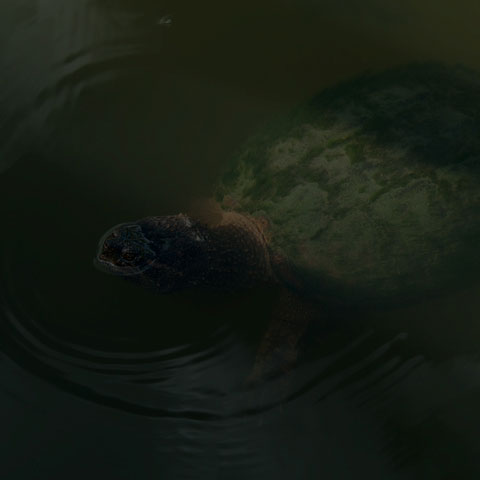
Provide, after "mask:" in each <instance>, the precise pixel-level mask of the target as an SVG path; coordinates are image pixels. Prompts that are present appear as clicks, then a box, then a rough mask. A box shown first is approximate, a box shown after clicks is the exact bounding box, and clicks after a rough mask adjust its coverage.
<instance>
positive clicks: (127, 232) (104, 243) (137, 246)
mask: <svg viewBox="0 0 480 480" xmlns="http://www.w3.org/2000/svg"><path fill="white" fill-rule="evenodd" d="M205 246H206V231H205V227H204V226H202V225H201V224H199V223H198V222H196V221H194V220H192V219H191V218H190V217H188V216H186V215H183V214H179V215H170V216H164V217H147V218H144V219H142V220H139V221H137V222H133V223H123V224H120V225H117V226H115V227H113V228H111V229H110V230H109V231H108V232H107V233H106V234H105V235H103V237H102V238H101V240H100V243H99V247H98V252H97V256H96V258H95V265H96V266H97V267H98V268H99V269H100V270H102V271H104V272H106V273H111V274H114V275H120V276H125V277H128V279H129V280H132V281H134V282H137V283H140V284H142V285H144V286H148V287H152V288H154V289H155V290H157V291H159V292H161V293H168V292H172V291H175V290H182V289H184V288H188V287H192V286H195V285H197V284H198V283H199V282H200V276H201V273H202V272H203V271H204V269H205V268H206V266H207V265H208V260H207V249H206V248H205Z"/></svg>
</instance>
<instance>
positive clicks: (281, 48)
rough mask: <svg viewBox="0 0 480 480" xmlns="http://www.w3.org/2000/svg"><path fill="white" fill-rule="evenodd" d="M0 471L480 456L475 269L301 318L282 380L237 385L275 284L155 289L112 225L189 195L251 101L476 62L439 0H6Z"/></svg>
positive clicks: (384, 468)
mask: <svg viewBox="0 0 480 480" xmlns="http://www.w3.org/2000/svg"><path fill="white" fill-rule="evenodd" d="M0 13H1V15H0V67H1V72H2V75H1V77H0V102H1V114H0V172H1V173H0V198H1V201H0V211H1V218H2V222H1V237H0V329H1V335H0V372H1V376H2V382H1V384H0V405H1V410H2V420H3V421H2V428H3V442H2V446H1V449H0V458H1V462H0V476H1V477H2V478H5V479H8V480H14V479H15V480H16V479H33V478H35V479H43V478H45V479H53V478H63V477H66V478H72V479H76V478H79V479H80V478H82V479H83V478H85V477H86V476H92V475H93V476H95V478H104V479H115V480H117V479H141V480H143V479H153V478H165V479H181V478H198V479H202V478H218V479H247V478H248V479H256V478H262V479H265V478H277V479H281V478H282V479H283V478H288V479H291V478H302V479H303V478H308V479H310V478H312V479H317V478H332V479H333V478H335V479H351V478H369V479H376V478H378V479H382V480H383V479H390V478H391V479H397V478H398V479H413V478H415V479H416V478H419V479H420V478H421V479H427V478H432V479H453V478H455V479H460V478H462V479H463V478H466V479H471V478H477V476H478V475H479V474H480V460H479V458H480V440H479V438H480V437H479V425H480V409H479V407H478V405H479V400H480V363H479V357H478V354H479V351H480V350H479V345H480V323H479V320H478V319H479V314H480V295H479V294H480V286H478V287H477V286H475V285H473V286H472V287H470V288H469V289H467V290H464V291H461V292H455V293H453V292H452V294H451V295H445V296H443V297H442V298H437V299H430V300H428V301H425V302H422V303H420V304H416V305H405V306H404V307H402V308H397V309H395V310H388V311H384V310H382V311H380V310H379V311H374V312H370V313H368V314H365V313H360V312H357V313H356V312H350V313H349V314H348V315H340V316H338V318H337V317H335V318H331V319H329V320H328V321H322V322H318V323H317V324H314V325H313V326H312V327H311V328H310V329H309V331H308V332H307V333H308V335H307V336H306V337H307V338H306V340H305V341H304V342H303V344H302V353H301V355H300V358H299V362H298V367H297V368H296V370H295V374H294V375H293V378H292V381H291V385H289V392H290V393H289V395H288V396H287V399H286V400H284V401H282V402H280V403H281V404H279V401H278V400H279V398H278V391H279V390H278V388H279V385H278V382H277V381H272V382H269V383H267V384H266V385H263V386H260V387H258V388H253V389H246V388H244V386H243V380H244V379H245V377H246V376H247V375H248V372H249V371H250V369H251V365H252V362H253V359H254V356H255V348H256V345H257V343H258V340H259V339H260V338H261V336H262V332H263V331H264V328H265V326H266V325H267V323H268V321H269V318H270V312H271V310H272V308H273V306H274V305H273V304H274V303H275V301H276V300H275V299H276V296H275V292H272V291H270V290H258V289H257V290H253V291H248V292H240V293H235V294H228V295H227V294H224V295H221V294H214V295H211V296H209V295H203V294H197V293H195V292H193V293H185V294H181V293H179V294H175V295H172V296H157V295H153V294H151V293H150V292H147V291H143V290H142V289H139V288H137V287H135V286H132V285H129V284H128V283H124V282H122V281H120V280H119V279H118V278H112V277H109V276H106V275H103V274H102V273H100V272H99V271H97V270H95V269H94V267H93V264H92V258H93V255H94V253H95V250H96V246H97V242H98V239H99V238H100V236H101V235H102V234H103V233H104V232H105V231H106V229H108V228H109V227H111V226H112V225H115V224H117V223H120V222H124V221H126V220H134V219H137V218H141V217H144V216H147V215H163V214H168V213H177V212H181V211H184V210H185V209H186V208H187V206H188V205H190V204H191V202H192V201H193V200H194V199H195V198H200V197H205V196H208V194H209V192H210V191H211V188H212V185H213V183H214V181H215V179H216V178H217V176H218V175H219V172H220V171H221V169H222V166H223V165H224V164H225V161H226V160H227V159H228V158H229V156H230V155H231V154H232V152H233V151H234V150H235V149H236V148H237V147H238V145H239V144H240V143H241V142H242V141H243V140H244V139H245V138H247V137H248V135H249V134H251V133H253V132H255V131H256V129H257V128H259V126H260V125H261V124H262V123H264V122H266V121H268V119H270V118H272V117H274V116H276V115H278V114H279V113H281V112H284V111H288V110H289V109H290V108H292V107H293V106H294V105H296V104H298V103H299V102H302V101H303V100H305V99H308V98H310V97H311V96H312V95H313V94H315V93H316V92H318V91H320V90H321V89H322V88H324V87H326V86H329V85H332V84H335V83H336V82H338V81H341V80H343V79H345V78H348V77H350V76H353V75H355V74H359V73H361V72H364V71H366V70H381V69H383V68H385V67H388V66H392V65H397V64H404V63H408V62H411V61H417V60H420V61H422V60H438V61H442V62H446V63H462V64H464V65H467V66H469V67H473V68H480V61H479V60H478V58H479V57H478V46H479V42H480V38H479V35H478V28H477V19H478V16H479V13H480V11H479V6H478V5H477V4H476V3H474V2H471V1H467V0H462V1H461V2H457V3H456V4H455V5H453V4H452V3H451V2H438V1H437V2H433V1H424V2H420V3H419V2H413V1H407V2H403V3H401V4H400V3H398V2H392V1H389V2H385V1H383V2H381V1H379V0H378V1H377V0H367V1H364V2H358V1H354V0H345V1H331V0H324V1H322V0H319V1H315V2H314V1H311V0H300V1H297V2H293V1H290V0H283V1H275V2H273V1H270V0H262V1H260V2H251V1H242V2H226V3H225V2H218V1H207V2H193V1H183V2H179V1H174V0H172V1H165V2H154V1H148V0H137V1H135V2H133V1H130V0H77V1H76V2H73V1H60V0H4V1H3V2H2V3H1V5H0Z"/></svg>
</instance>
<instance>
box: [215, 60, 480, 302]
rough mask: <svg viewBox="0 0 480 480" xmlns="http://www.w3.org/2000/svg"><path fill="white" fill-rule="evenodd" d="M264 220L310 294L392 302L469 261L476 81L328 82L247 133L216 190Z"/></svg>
mask: <svg viewBox="0 0 480 480" xmlns="http://www.w3.org/2000/svg"><path fill="white" fill-rule="evenodd" d="M216 196H217V199H218V200H219V201H220V203H222V204H223V207H224V208H226V209H231V208H232V205H234V208H235V210H237V211H240V212H245V213H247V214H250V215H256V216H265V217H266V218H267V219H268V220H269V221H270V225H271V233H272V235H271V242H272V248H273V249H275V250H277V251H280V252H281V253H282V254H283V255H285V256H286V257H287V258H288V259H289V260H290V261H291V263H292V264H293V265H294V266H295V267H296V270H297V272H298V274H299V275H301V276H302V277H303V278H304V279H305V280H307V281H306V282H305V284H306V285H307V286H308V287H307V288H308V289H309V290H310V291H311V292H312V293H313V294H317V293H318V294H325V293H326V292H331V293H332V294H335V295H341V296H343V295H345V296H348V297H349V298H358V299H376V300H379V301H380V300H382V299H383V300H392V299H401V298H407V297H419V296H420V297H421V296H424V295H427V294H429V293H436V292H440V291H443V290H446V289H450V288H453V287H454V286H459V285H462V284H465V283H467V282H472V281H473V280H474V279H475V278H476V275H477V272H478V271H479V268H480V254H479V240H480V77H479V76H478V75H477V74H476V73H475V72H471V71H469V70H467V69H465V68H461V67H444V66H439V65H412V66H407V67H403V68H399V69H392V70H389V71H387V72H384V73H380V74H371V75H365V76H363V77H361V78H358V79H355V80H353V81H350V82H346V83H343V84H341V85H339V86H335V87H333V88H330V89H327V90H325V91H323V92H322V93H320V94H319V95H318V96H316V97H315V98H313V99H312V100H311V101H309V102H307V103H306V104H305V105H302V106H301V107H299V108H298V109H297V110H295V111H294V112H292V113H291V115H289V116H287V117H286V118H284V119H283V120H281V121H278V122H276V123H274V124H273V125H271V126H270V127H269V128H267V129H265V130H264V131H263V132H261V133H260V134H258V135H256V136H255V137H254V138H252V139H250V140H249V141H248V142H247V143H246V144H245V145H244V147H243V149H241V150H240V151H239V152H238V154H237V155H236V156H235V157H234V159H233V161H232V163H231V164H230V166H229V168H228V169H227V171H226V173H225V175H224V176H223V178H222V179H221V181H220V183H219V186H218V188H217V191H216Z"/></svg>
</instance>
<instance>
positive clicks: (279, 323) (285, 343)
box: [246, 288, 315, 385]
mask: <svg viewBox="0 0 480 480" xmlns="http://www.w3.org/2000/svg"><path fill="white" fill-rule="evenodd" d="M314 307H315V306H314V305H313V304H312V303H311V302H309V301H308V300H306V299H304V298H302V297H301V296H300V295H298V294H296V293H294V292H293V291H291V290H289V289H287V288H282V289H281V292H280V299H279V302H278V304H277V307H276V309H275V311H274V315H273V318H272V320H271V322H270V324H269V326H268V329H267V331H266V333H265V336H264V337H263V339H262V341H261V343H260V345H259V347H258V350H257V355H256V358H255V364H254V366H253V369H252V372H251V374H250V375H249V376H248V378H247V380H246V383H247V385H255V384H259V383H261V382H262V381H264V380H266V379H268V378H270V377H274V376H282V375H283V376H284V378H285V376H286V375H287V374H288V373H289V372H290V370H291V369H292V366H293V365H294V363H295V361H296V359H297V356H298V352H297V345H298V342H299V340H300V338H301V337H302V335H303V334H304V333H305V330H306V328H307V325H308V323H309V322H310V320H311V319H312V318H313V316H314V312H315V308H314Z"/></svg>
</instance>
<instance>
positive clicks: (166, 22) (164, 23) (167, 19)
mask: <svg viewBox="0 0 480 480" xmlns="http://www.w3.org/2000/svg"><path fill="white" fill-rule="evenodd" d="M172 22H173V15H164V16H163V17H162V18H160V19H158V20H157V25H160V26H161V27H171V26H172Z"/></svg>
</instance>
